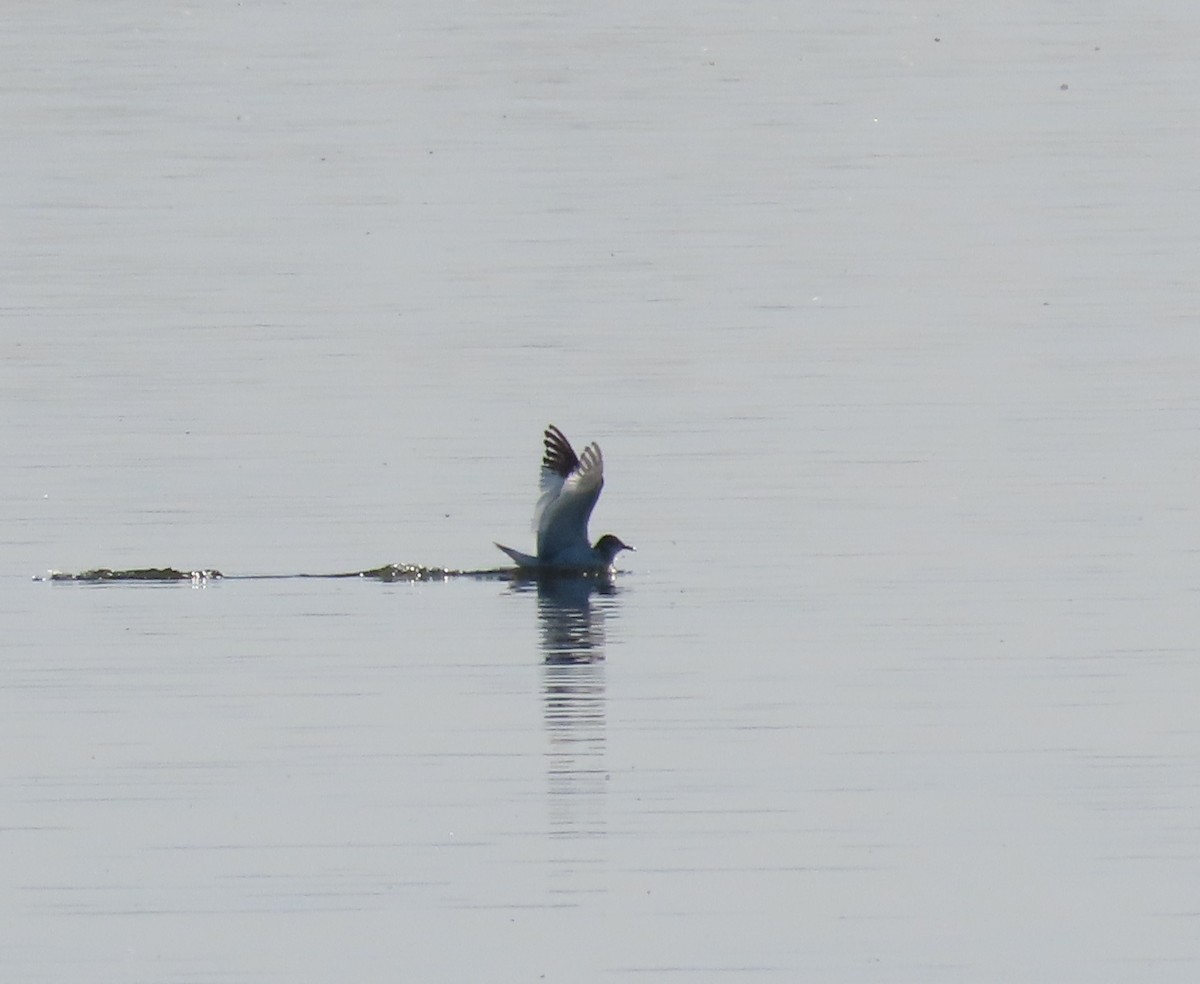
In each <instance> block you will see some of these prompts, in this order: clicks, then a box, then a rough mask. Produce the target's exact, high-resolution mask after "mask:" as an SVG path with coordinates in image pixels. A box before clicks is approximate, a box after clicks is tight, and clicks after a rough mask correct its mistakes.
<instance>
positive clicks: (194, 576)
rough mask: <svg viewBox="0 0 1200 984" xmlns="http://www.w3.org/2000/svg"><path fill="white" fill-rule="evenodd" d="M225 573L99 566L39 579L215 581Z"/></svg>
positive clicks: (57, 573)
mask: <svg viewBox="0 0 1200 984" xmlns="http://www.w3.org/2000/svg"><path fill="white" fill-rule="evenodd" d="M224 576H225V575H224V574H222V573H221V572H220V571H177V570H175V568H173V567H140V568H137V569H135V570H129V571H114V570H112V569H111V568H108V567H97V568H95V569H93V570H90V571H81V572H80V573H78V574H68V573H67V572H65V571H51V572H50V573H49V574H48V575H47V576H46V577H44V578H35V580H38V581H91V582H96V581H215V580H217V579H218V578H223V577H224Z"/></svg>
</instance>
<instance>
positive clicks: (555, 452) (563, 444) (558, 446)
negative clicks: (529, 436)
mask: <svg viewBox="0 0 1200 984" xmlns="http://www.w3.org/2000/svg"><path fill="white" fill-rule="evenodd" d="M544 438H545V445H546V453H545V454H544V455H543V456H542V467H543V468H547V469H549V470H550V471H552V472H555V473H557V474H559V475H561V476H562V477H563V478H566V477H567V476H568V475H570V474H571V472H572V471H574V470H575V467H576V466H577V465H578V464H579V458H578V457H577V456H576V454H575V449H574V448H572V447H571V442H570V441H568V440H567V435H566V434H564V433H563V432H562V431H560V430H559V429H558V428H557V427H555V426H554V425H553V424H548V425H547V427H546V433H545V435H544Z"/></svg>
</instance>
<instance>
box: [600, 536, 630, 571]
mask: <svg viewBox="0 0 1200 984" xmlns="http://www.w3.org/2000/svg"><path fill="white" fill-rule="evenodd" d="M595 550H596V552H597V553H598V554H600V556H601V557H603V558H604V563H605V564H606V565H607V566H609V567H611V566H612V562H613V561H614V560H615V559H616V557H617V554H619V553H620V552H621V551H622V550H634V548H633V547H631V546H630V545H629V544H628V543H622V542H621V538H620V537H617V536H613V535H612V534H611V533H605V534H604V536H602V537H600V539H599V540H597V541H596V546H595Z"/></svg>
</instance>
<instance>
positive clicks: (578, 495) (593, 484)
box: [496, 424, 633, 571]
mask: <svg viewBox="0 0 1200 984" xmlns="http://www.w3.org/2000/svg"><path fill="white" fill-rule="evenodd" d="M545 448H546V450H545V453H544V454H543V455H542V470H541V474H540V476H539V478H538V490H539V491H540V492H541V495H540V496H539V497H538V501H537V506H536V507H535V508H534V511H533V528H534V529H535V530H537V556H536V557H533V556H530V555H529V554H527V553H521V551H520V550H513V549H512V547H506V546H504V545H502V544H499V543H497V544H496V546H498V547H499V548H500V549H501V550H503V551H504V552H505V553H506V554H508V555H509V556H510V557H511V558H512V559H513V560H514V561H515V562H516V564H517V566H518V567H528V568H540V569H544V570H577V571H607V570H609V569H610V568H611V567H612V566H613V561H614V560H615V559H616V556H617V554H618V553H620V552H621V551H622V550H633V547H631V546H629V544H627V543H622V542H621V540H620V538H619V537H616V536H613V534H611V533H605V534H604V536H602V537H600V539H599V540H597V541H596V542H595V544H594V545H593V544H590V543H589V542H588V519H589V517H590V516H591V515H592V509H593V508H595V505H596V500H597V499H599V498H600V490H601V489H603V488H604V456H603V455H602V454H601V453H600V445H598V444H596V443H595V442H594V441H593V442H592V443H591V444H589V445H588V446H587V447H585V448H584V449H583V454H582V455H577V454H576V453H575V449H574V448H572V447H571V442H570V441H568V440H567V438H566V435H565V434H563V432H562V431H560V430H559V429H558V428H557V427H555V426H554V425H553V424H551V425H550V426H549V427H547V428H546V434H545Z"/></svg>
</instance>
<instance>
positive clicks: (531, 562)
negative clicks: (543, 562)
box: [493, 541, 538, 567]
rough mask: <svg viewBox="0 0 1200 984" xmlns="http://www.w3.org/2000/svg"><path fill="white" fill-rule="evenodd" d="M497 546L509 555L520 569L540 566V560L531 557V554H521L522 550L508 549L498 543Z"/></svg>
mask: <svg viewBox="0 0 1200 984" xmlns="http://www.w3.org/2000/svg"><path fill="white" fill-rule="evenodd" d="M493 542H495V541H493ZM496 546H497V547H499V548H500V549H501V550H503V551H504V552H505V553H506V554H508V555H509V556H510V557H511V558H512V559H513V562H514V563H515V564H516V565H517V566H518V567H537V566H538V559H537V558H536V557H530V556H529V554H527V553H521V551H520V550H514V549H513V548H512V547H506V546H505V545H504V544H503V543H497V544H496Z"/></svg>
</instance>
